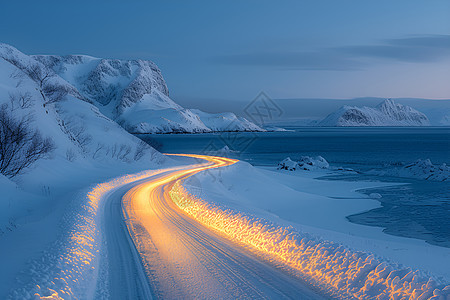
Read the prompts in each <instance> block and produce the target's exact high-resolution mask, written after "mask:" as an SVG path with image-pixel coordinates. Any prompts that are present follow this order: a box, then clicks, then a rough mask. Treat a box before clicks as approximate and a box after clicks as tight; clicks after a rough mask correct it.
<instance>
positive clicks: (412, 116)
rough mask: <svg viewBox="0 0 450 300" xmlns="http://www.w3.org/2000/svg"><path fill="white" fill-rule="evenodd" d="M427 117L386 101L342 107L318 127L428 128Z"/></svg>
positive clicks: (406, 107) (391, 101)
mask: <svg viewBox="0 0 450 300" xmlns="http://www.w3.org/2000/svg"><path fill="white" fill-rule="evenodd" d="M429 125H430V122H429V120H428V118H427V116H426V115H425V114H423V113H421V112H419V111H417V110H415V109H413V108H412V107H410V106H404V105H401V104H399V103H395V102H394V101H393V100H390V99H386V100H385V101H384V102H382V103H380V104H379V105H377V106H376V107H367V106H363V107H356V106H343V107H341V108H340V109H338V110H337V111H336V112H334V113H331V114H330V115H328V116H327V117H326V118H325V119H323V120H322V121H321V122H319V123H318V126H429Z"/></svg>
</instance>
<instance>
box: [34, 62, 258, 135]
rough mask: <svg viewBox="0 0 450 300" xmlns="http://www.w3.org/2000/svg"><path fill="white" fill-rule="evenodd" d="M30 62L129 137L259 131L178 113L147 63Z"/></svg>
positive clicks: (216, 117)
mask: <svg viewBox="0 0 450 300" xmlns="http://www.w3.org/2000/svg"><path fill="white" fill-rule="evenodd" d="M32 57H33V58H34V59H36V60H37V61H39V62H41V63H43V64H44V65H46V66H47V67H49V68H51V69H52V70H53V71H54V72H55V73H57V74H58V75H59V76H61V77H62V78H64V79H65V80H67V81H68V82H70V83H71V84H72V85H73V86H74V87H76V88H77V89H78V91H79V92H80V94H82V95H83V96H84V97H85V98H86V99H89V100H90V101H91V102H92V103H93V104H94V105H96V106H97V107H98V108H99V109H100V111H101V112H102V113H103V114H105V115H106V116H107V117H109V118H111V119H113V120H116V121H117V122H118V123H119V124H120V125H122V126H123V127H124V128H125V129H126V130H128V131H129V132H132V133H199V132H216V131H264V130H263V129H262V128H260V127H259V126H257V125H255V124H253V123H252V122H250V121H248V120H246V119H245V118H242V117H238V116H236V115H235V114H234V113H217V114H209V113H206V112H202V111H200V110H190V109H186V108H183V107H181V106H180V105H178V104H177V103H175V102H174V101H173V100H172V99H170V97H169V90H168V88H167V85H166V83H165V81H164V78H163V76H162V74H161V71H160V70H159V68H158V67H157V66H156V65H155V64H154V63H153V62H151V61H147V60H119V59H103V58H95V57H90V56H86V55H67V56H56V55H35V56H32Z"/></svg>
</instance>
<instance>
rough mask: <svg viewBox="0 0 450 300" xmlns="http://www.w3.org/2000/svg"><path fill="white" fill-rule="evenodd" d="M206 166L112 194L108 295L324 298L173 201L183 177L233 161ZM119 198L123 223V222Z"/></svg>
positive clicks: (218, 160)
mask: <svg viewBox="0 0 450 300" xmlns="http://www.w3.org/2000/svg"><path fill="white" fill-rule="evenodd" d="M208 160H209V161H208V162H206V163H205V162H199V163H198V164H194V165H191V166H189V167H185V168H182V169H180V168H172V169H168V170H167V171H165V172H162V173H159V174H157V175H155V176H152V177H150V178H148V179H145V180H143V181H141V182H140V183H138V184H136V183H131V189H130V190H129V191H128V192H127V193H126V194H125V195H124V196H123V198H122V197H121V196H122V195H123V193H124V190H125V189H127V188H130V185H128V186H126V187H124V188H121V189H119V190H118V191H116V192H115V193H113V194H111V195H110V196H109V199H108V200H107V204H106V206H105V208H106V211H105V213H106V215H105V223H104V229H105V231H106V233H105V237H106V243H107V245H108V266H109V272H108V274H109V291H110V292H109V296H110V297H111V298H117V299H126V298H150V294H152V296H153V297H155V298H164V299H174V298H178V299H181V298H183V299H190V298H197V299H198V298H221V299H227V298H233V299H234V298H297V299H298V298H301V299H320V298H322V297H321V296H320V295H319V294H318V292H316V291H313V290H312V289H311V288H310V287H309V286H307V285H306V284H305V283H303V282H302V281H301V280H300V279H298V278H295V277H293V276H292V275H289V274H288V272H287V271H286V270H283V269H282V268H280V267H277V266H276V265H275V264H271V263H268V262H266V261H263V260H260V259H257V258H255V257H254V255H252V254H251V252H250V251H249V250H247V249H245V248H244V247H242V246H240V245H238V244H236V243H233V242H231V241H229V240H228V239H226V238H224V237H222V236H220V235H218V234H217V233H215V232H213V231H211V230H210V229H208V228H206V227H204V226H202V225H201V224H199V223H198V222H197V221H195V220H194V219H192V218H190V217H189V216H188V215H187V214H185V213H183V212H182V211H181V210H180V209H179V208H178V207H177V206H176V205H175V204H174V203H173V201H172V199H171V197H170V195H169V191H170V189H171V187H172V186H173V185H174V184H175V183H176V182H177V181H178V180H179V179H183V178H185V177H187V176H190V175H192V174H195V173H197V172H200V171H203V170H206V169H208V168H215V167H220V166H226V165H229V164H232V163H234V162H235V161H234V160H231V159H227V158H209V159H208ZM121 198H122V199H123V200H122V212H123V216H124V219H125V223H123V222H122V221H121V217H122V212H121V210H120V206H119V203H120V199H121ZM126 227H127V228H128V231H129V236H127V232H126V230H125V228H126ZM130 237H131V239H130ZM131 241H132V242H131ZM136 249H137V252H136ZM137 253H138V254H139V255H140V258H141V261H139V259H138V257H137ZM144 274H145V276H146V277H147V280H146V278H144V277H145V276H144Z"/></svg>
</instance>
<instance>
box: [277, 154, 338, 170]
mask: <svg viewBox="0 0 450 300" xmlns="http://www.w3.org/2000/svg"><path fill="white" fill-rule="evenodd" d="M329 167H330V165H329V164H328V162H327V161H326V160H325V158H323V157H322V156H320V155H319V156H316V157H310V156H301V157H300V159H299V160H298V161H293V160H292V159H291V158H290V157H287V158H285V159H284V160H282V161H280V162H279V163H278V169H279V170H288V171H295V170H306V171H312V170H318V169H328V168H329Z"/></svg>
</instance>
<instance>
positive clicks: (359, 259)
mask: <svg viewBox="0 0 450 300" xmlns="http://www.w3.org/2000/svg"><path fill="white" fill-rule="evenodd" d="M197 157H198V158H203V159H206V160H208V161H214V162H216V161H217V158H209V157H206V156H203V157H199V156H197ZM218 166H219V165H216V166H215V167H218ZM208 168H211V167H208ZM196 172H199V169H197V170H196V171H195V172H189V173H190V174H193V173H196ZM179 177H181V174H180V175H179ZM184 178H186V177H183V179H184ZM169 194H170V197H171V198H172V200H173V202H174V203H175V204H176V205H177V206H178V207H179V208H180V209H181V210H182V211H184V212H185V213H187V214H188V215H189V216H190V217H192V218H193V219H195V220H197V221H198V222H199V223H201V224H203V225H204V226H206V227H208V228H210V229H213V230H215V231H217V232H219V233H221V234H222V235H224V236H226V237H227V238H229V239H231V240H233V241H237V242H239V243H242V244H245V245H248V246H251V247H253V248H254V249H256V250H257V251H261V252H262V253H265V254H269V255H271V256H273V257H274V258H275V259H277V260H278V261H280V262H282V263H284V264H286V265H288V266H290V267H292V268H294V269H296V270H298V271H300V272H301V273H302V274H303V275H304V277H305V278H309V279H310V280H311V283H313V284H315V285H317V286H320V287H321V288H324V289H325V290H326V291H328V292H330V293H332V294H333V295H335V296H337V297H340V298H348V297H356V298H360V299H449V298H450V285H448V286H444V285H442V284H441V285H439V284H438V283H436V282H435V281H434V280H433V279H431V278H425V277H423V276H420V273H419V271H412V270H410V269H406V268H399V267H398V266H396V265H393V264H388V263H386V262H382V261H380V260H378V259H377V258H375V257H374V256H373V255H369V254H367V253H363V252H355V251H351V250H349V249H346V248H345V247H344V246H342V245H339V244H336V243H333V242H329V241H319V240H316V239H314V238H312V237H310V236H308V235H305V234H301V233H299V232H296V231H294V230H293V229H292V228H286V227H281V226H277V225H275V224H272V223H270V222H268V221H266V220H263V219H259V218H256V217H251V216H247V215H243V214H240V213H238V212H235V211H233V210H230V209H222V208H220V207H217V206H215V205H212V204H210V203H207V202H206V201H204V200H202V199H199V198H198V197H195V196H193V195H191V194H189V193H188V192H187V191H186V189H185V188H184V187H183V186H182V180H180V179H178V180H177V181H176V183H175V184H174V185H173V187H172V189H171V191H170V193H169Z"/></svg>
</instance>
